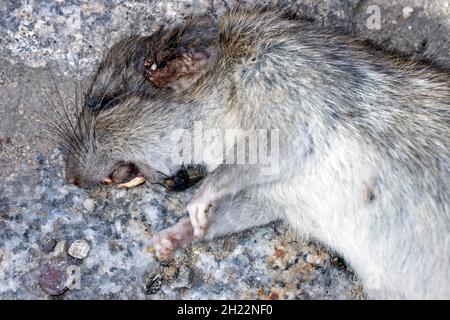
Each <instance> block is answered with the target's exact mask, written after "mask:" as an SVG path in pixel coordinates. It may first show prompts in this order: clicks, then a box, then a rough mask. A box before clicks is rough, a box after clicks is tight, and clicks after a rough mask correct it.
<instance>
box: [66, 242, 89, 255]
mask: <svg viewBox="0 0 450 320" xmlns="http://www.w3.org/2000/svg"><path fill="white" fill-rule="evenodd" d="M89 249H90V248H89V244H88V243H87V242H86V241H84V240H76V241H74V242H73V243H72V244H71V245H70V247H69V255H71V256H72V257H74V258H77V259H84V258H86V257H87V255H88V253H89Z"/></svg>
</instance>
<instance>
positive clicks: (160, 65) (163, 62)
mask: <svg viewBox="0 0 450 320" xmlns="http://www.w3.org/2000/svg"><path fill="white" fill-rule="evenodd" d="M166 66H167V62H166V61H165V60H164V61H161V62H160V63H159V64H158V69H163V68H165V67H166Z"/></svg>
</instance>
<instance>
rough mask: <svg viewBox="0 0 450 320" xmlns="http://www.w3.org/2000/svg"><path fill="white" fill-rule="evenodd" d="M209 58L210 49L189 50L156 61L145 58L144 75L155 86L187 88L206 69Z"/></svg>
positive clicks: (177, 88) (175, 88)
mask: <svg viewBox="0 0 450 320" xmlns="http://www.w3.org/2000/svg"><path fill="white" fill-rule="evenodd" d="M210 60H211V51H210V50H209V49H203V50H189V51H187V52H183V53H181V54H179V55H177V56H175V57H174V58H173V59H170V60H167V61H161V62H158V63H157V62H156V61H155V60H154V59H147V60H146V61H145V64H144V74H145V77H146V78H147V79H148V80H149V81H150V82H151V83H153V85H154V86H155V87H157V88H163V87H167V88H172V89H173V90H175V91H181V90H184V89H186V88H189V87H190V86H191V85H192V84H193V83H194V82H195V81H197V80H198V79H199V78H200V77H201V75H202V74H203V73H204V72H205V71H206V69H207V67H208V63H209V61H210Z"/></svg>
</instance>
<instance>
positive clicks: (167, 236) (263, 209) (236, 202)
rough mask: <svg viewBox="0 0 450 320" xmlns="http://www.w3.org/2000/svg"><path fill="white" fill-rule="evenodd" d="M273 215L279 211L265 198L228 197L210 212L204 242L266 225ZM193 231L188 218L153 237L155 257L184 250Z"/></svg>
mask: <svg viewBox="0 0 450 320" xmlns="http://www.w3.org/2000/svg"><path fill="white" fill-rule="evenodd" d="M275 212H276V213H277V214H278V213H279V212H281V210H280V209H279V208H277V209H275V205H274V204H273V203H272V202H269V201H267V200H266V199H260V200H258V201H255V200H252V199H251V198H249V197H247V196H246V195H244V194H243V193H241V194H239V195H237V196H236V197H234V198H227V199H224V200H223V201H221V202H220V205H219V206H218V207H215V208H214V209H213V210H211V213H210V217H209V228H208V229H207V230H206V232H205V236H204V239H207V240H211V239H214V238H216V237H220V236H225V235H228V234H231V233H236V232H240V231H243V230H246V229H250V228H253V227H257V226H262V225H265V224H268V223H270V222H272V221H274V220H276V219H277V216H276V214H275ZM194 239H195V238H194V229H193V228H192V224H191V221H190V218H189V217H184V218H182V219H181V220H180V221H179V222H178V223H177V224H175V225H174V226H172V227H170V228H167V229H165V230H163V231H161V232H160V233H158V234H157V235H155V236H154V238H153V241H154V248H155V254H156V256H157V257H158V258H159V259H161V260H167V259H170V257H171V256H172V254H173V252H174V251H175V250H176V249H177V248H185V247H186V246H188V245H189V244H190V243H191V242H193V241H194Z"/></svg>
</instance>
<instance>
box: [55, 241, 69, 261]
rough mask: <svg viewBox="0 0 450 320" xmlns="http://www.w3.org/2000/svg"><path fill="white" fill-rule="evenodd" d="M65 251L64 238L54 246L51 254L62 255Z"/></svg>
mask: <svg viewBox="0 0 450 320" xmlns="http://www.w3.org/2000/svg"><path fill="white" fill-rule="evenodd" d="M65 253H66V240H60V241H58V243H57V244H56V246H55V249H54V250H53V256H54V257H59V256H63V255H64V254H65Z"/></svg>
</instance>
